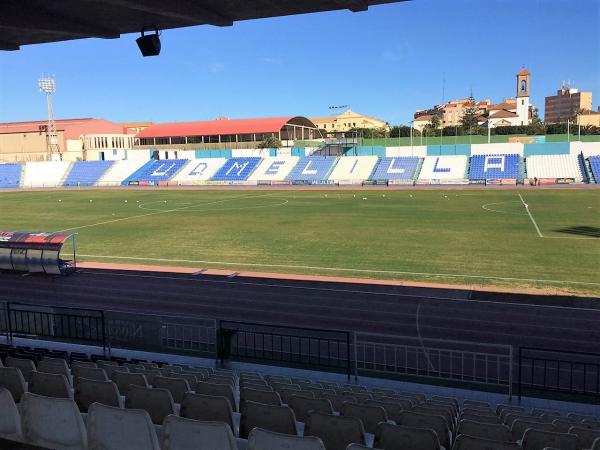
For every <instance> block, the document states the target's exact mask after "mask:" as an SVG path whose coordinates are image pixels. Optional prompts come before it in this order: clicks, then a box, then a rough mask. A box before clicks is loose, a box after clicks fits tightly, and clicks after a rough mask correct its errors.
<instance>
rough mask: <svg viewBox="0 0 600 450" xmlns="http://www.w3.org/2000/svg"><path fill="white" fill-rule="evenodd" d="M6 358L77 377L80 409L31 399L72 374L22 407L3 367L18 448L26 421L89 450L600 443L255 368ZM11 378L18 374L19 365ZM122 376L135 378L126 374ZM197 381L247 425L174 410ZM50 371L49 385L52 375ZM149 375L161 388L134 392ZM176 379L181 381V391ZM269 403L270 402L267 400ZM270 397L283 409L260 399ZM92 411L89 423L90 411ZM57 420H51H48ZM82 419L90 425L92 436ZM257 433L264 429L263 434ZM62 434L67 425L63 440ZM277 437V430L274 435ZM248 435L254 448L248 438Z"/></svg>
mask: <svg viewBox="0 0 600 450" xmlns="http://www.w3.org/2000/svg"><path fill="white" fill-rule="evenodd" d="M2 351H3V352H4V353H2V354H0V356H1V357H2V358H4V361H7V360H8V362H9V363H11V362H13V363H14V361H18V362H17V363H16V364H17V365H20V366H21V367H23V368H24V370H28V369H30V368H31V366H30V365H28V364H24V363H22V362H21V361H28V362H31V363H32V364H34V367H35V368H36V369H39V368H40V367H42V368H50V369H51V370H56V371H59V369H60V370H65V369H66V370H67V371H68V372H70V373H72V374H73V378H74V380H75V381H74V382H75V401H73V400H70V399H61V398H52V397H48V396H40V395H36V394H32V393H31V392H27V390H28V389H30V390H32V389H36V390H38V389H40V390H46V391H48V390H51V388H52V385H53V384H54V379H57V378H55V377H59V378H61V379H62V380H63V386H64V380H65V379H66V378H67V377H66V376H65V375H64V374H62V373H60V374H44V373H43V372H39V371H33V372H32V379H33V380H34V382H33V383H32V384H30V385H29V386H27V385H26V384H25V382H24V381H23V378H22V377H19V380H18V383H17V385H18V387H19V390H20V391H21V392H20V394H19V399H20V398H21V396H22V398H23V400H22V402H21V403H22V405H19V407H18V408H16V407H14V404H15V402H14V394H13V393H12V392H9V391H8V390H7V389H2V388H3V387H6V386H4V385H3V384H4V383H5V380H6V377H5V376H3V371H5V370H6V368H2V367H0V410H1V411H2V412H3V413H4V412H5V411H6V412H8V414H0V437H8V438H9V439H13V440H15V439H16V440H19V439H20V438H19V430H18V428H17V426H16V425H15V424H18V423H19V420H18V418H19V416H21V422H22V423H23V427H22V433H21V436H22V440H23V441H24V442H26V443H31V444H37V445H44V446H46V447H49V448H58V449H63V448H67V449H70V448H73V449H74V448H86V446H89V448H91V449H95V448H103V449H109V450H110V449H122V448H127V449H132V450H135V449H158V448H160V445H159V443H160V442H162V448H163V449H166V448H169V449H172V450H177V449H189V448H200V449H204V448H211V449H212V448H219V449H230V448H232V449H236V446H234V444H235V443H236V442H237V445H238V447H237V448H248V449H255V450H258V449H261V450H279V449H282V448H290V449H300V450H305V449H306V450H313V449H314V450H323V447H324V448H326V449H327V450H330V449H333V450H336V449H340V450H346V448H347V446H348V445H350V444H354V446H355V448H363V447H360V446H361V445H362V446H365V445H367V447H366V448H380V449H385V450H404V449H406V448H410V449H413V450H440V449H441V446H440V444H441V445H442V446H444V447H445V448H446V449H448V450H451V449H458V450H480V449H482V448H485V449H488V448H489V449H490V450H496V449H498V450H518V449H520V448H521V447H519V444H518V442H521V441H522V442H523V446H522V450H538V449H539V450H542V449H543V448H544V446H552V447H556V448H560V449H567V450H571V449H572V450H575V449H577V450H579V449H589V448H592V445H593V443H594V441H595V440H596V439H597V438H598V437H600V430H598V428H600V422H599V417H597V415H594V414H580V413H570V414H566V411H565V412H559V411H555V410H547V409H536V408H534V409H529V408H525V407H523V406H512V405H498V406H496V405H490V404H489V403H485V402H480V401H475V400H465V401H459V400H458V399H457V398H454V397H442V396H436V395H432V396H427V395H425V394H422V393H418V394H417V393H412V392H405V391H402V390H400V389H378V388H369V387H367V386H362V385H357V384H338V383H333V382H321V381H316V380H309V379H299V378H294V377H283V376H273V375H264V376H263V375H261V374H260V373H258V372H251V373H249V372H243V373H239V374H238V373H236V372H234V371H231V370H222V369H216V370H215V369H212V368H209V367H189V366H183V365H180V366H177V365H167V364H165V363H160V362H159V363H156V362H148V361H140V360H132V361H129V360H126V359H123V358H116V361H106V360H104V359H94V360H95V361H96V362H95V363H93V362H92V361H90V360H89V358H88V357H87V356H86V355H83V356H81V355H79V356H78V358H81V359H83V360H84V361H81V360H74V359H73V357H74V355H73V354H71V355H70V356H69V355H68V354H66V353H65V354H64V355H63V358H65V359H64V360H60V357H58V355H55V354H54V353H53V354H52V356H51V357H50V356H49V354H48V353H43V352H41V351H38V350H34V349H14V348H11V349H9V351H8V352H7V351H6V350H5V349H2ZM7 354H10V355H11V356H7ZM23 356H30V357H32V358H33V360H30V359H24V358H23ZM9 358H10V359H9ZM99 358H103V357H102V356H100V357H99ZM81 364H84V365H83V366H82V365H81ZM119 364H120V365H119ZM93 365H96V366H98V367H96V368H95V367H93ZM107 367H117V368H119V369H121V370H116V371H113V372H111V378H113V380H112V381H96V380H88V379H86V378H83V377H81V376H80V375H81V374H83V373H85V371H83V372H82V371H81V370H82V368H83V369H91V370H101V371H103V370H104V368H107ZM58 368H59V369H58ZM125 370H131V371H137V373H133V372H125ZM8 371H9V372H11V373H16V374H18V375H21V372H20V369H19V368H17V367H13V368H10V369H8ZM144 371H147V372H152V373H153V372H158V373H159V374H161V375H158V376H155V377H154V378H152V377H151V376H146V375H148V374H146V375H144V374H143V372H144ZM96 373H100V374H107V373H106V372H92V374H94V375H95V374H96ZM166 373H169V374H170V377H173V378H168V379H167V378H166V377H164V375H162V374H166ZM123 374H125V375H127V377H126V378H123ZM193 374H195V375H194V376H195V377H196V378H197V379H198V380H201V381H200V382H199V383H197V386H199V387H200V389H201V390H207V389H208V390H210V391H211V392H218V393H222V394H224V395H225V396H227V397H229V395H230V394H232V395H233V397H234V398H233V401H234V402H237V397H238V395H239V398H240V399H241V411H242V414H241V417H240V415H239V414H237V413H235V412H233V407H232V406H231V403H230V400H229V399H228V398H226V397H223V396H218V395H217V396H210V395H203V394H198V393H195V392H193V391H186V392H184V393H183V398H182V401H181V405H180V408H178V407H177V405H174V404H173V400H172V399H171V397H172V396H171V394H170V391H168V390H167V389H169V387H171V388H172V389H180V388H181V387H183V388H184V389H185V388H187V386H186V384H187V381H188V379H190V380H192V379H193V378H191V377H190V375H193ZM47 375H50V378H44V377H47ZM107 375H108V374H107ZM238 375H239V378H238ZM38 376H41V377H40V378H38ZM132 377H135V378H132ZM184 377H186V378H184ZM114 379H118V380H120V382H121V383H126V382H129V383H130V384H127V387H128V392H127V393H126V394H125V395H123V396H120V393H119V391H118V389H117V387H116V384H115V383H114V381H115V380H114ZM150 379H153V380H154V382H155V383H156V385H154V386H152V387H149V386H146V387H142V386H135V385H131V383H134V382H140V383H143V382H144V381H146V380H150ZM44 380H47V381H44ZM170 380H172V381H173V384H172V385H170ZM207 380H210V382H208V381H207ZM238 380H239V383H238ZM182 381H183V383H182ZM40 383H47V385H45V386H44V385H40ZM292 383H293V384H292ZM36 384H37V386H36ZM238 384H239V386H240V388H239V390H238ZM248 386H257V387H260V388H262V390H257V389H249V388H248ZM192 389H194V388H193V387H192ZM215 390H218V391H215ZM177 392H179V391H177ZM281 392H286V395H287V402H288V405H287V406H286V405H280V404H277V403H278V397H277V395H278V394H279V393H281ZM11 394H12V395H11ZM263 395H264V396H265V397H261V396H263ZM304 396H306V397H307V398H305V397H304ZM250 397H251V398H252V399H251V398H250ZM326 397H332V398H335V400H336V402H337V403H338V408H337V411H338V412H339V413H340V414H338V413H337V412H334V411H333V408H332V403H333V402H331V401H330V400H329V399H328V398H326ZM263 398H264V399H267V401H271V402H272V403H275V404H274V405H266V404H261V403H256V402H254V401H253V399H255V400H260V399H263ZM165 399H166V402H165V401H164V400H165ZM347 399H351V400H353V403H345V402H344V400H347ZM155 400H156V401H155ZM273 400H275V401H273ZM28 403H29V404H28ZM5 405H6V406H5ZM123 405H124V406H125V409H124V408H123V407H122V406H123ZM119 406H120V407H119ZM165 406H166V407H165ZM386 408H387V409H386ZM32 411H33V412H32ZM48 411H51V413H49V412H48ZM389 411H391V412H392V414H390V413H389ZM590 411H592V412H593V410H590ZM86 412H87V415H85V414H82V413H86ZM48 416H52V417H51V418H50V419H48V418H47V417H48ZM238 418H240V425H241V427H240V431H239V432H238V427H237V425H236V422H237V419H238ZM473 418H476V419H479V420H472V419H473ZM153 419H154V420H153ZM388 419H389V420H392V421H394V422H396V424H394V423H392V422H390V421H388ZM81 420H83V421H85V423H87V438H86V437H85V429H83V428H82V425H81V424H82V423H83V422H80V421H81ZM40 422H46V423H40ZM153 422H154V423H153ZM207 422H208V423H207ZM484 422H485V423H484ZM217 423H218V424H217ZM566 425H570V426H569V428H568V429H564V426H566ZM257 426H258V427H259V428H260V429H257V428H255V427H257ZM65 427H68V428H67V429H66V432H63V430H64V429H65ZM559 427H562V428H559ZM509 428H510V430H511V431H509ZM269 429H270V430H271V431H266V430H269ZM253 430H254V431H253ZM365 432H366V433H365ZM237 436H239V438H238V437H237ZM246 436H248V442H247V443H246V442H245V441H244V439H245V437H246ZM301 436H315V437H312V438H307V437H301ZM440 441H441V442H440ZM321 442H322V443H323V444H321ZM574 443H575V446H574ZM246 445H247V447H246ZM598 445H599V446H600V442H599V443H598ZM357 446H358V447H357ZM371 446H372V447H371ZM596 450H598V449H596Z"/></svg>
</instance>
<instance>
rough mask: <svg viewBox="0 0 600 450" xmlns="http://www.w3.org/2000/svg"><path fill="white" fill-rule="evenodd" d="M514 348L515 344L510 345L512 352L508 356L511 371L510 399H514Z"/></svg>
mask: <svg viewBox="0 0 600 450" xmlns="http://www.w3.org/2000/svg"><path fill="white" fill-rule="evenodd" d="M513 350H514V346H512V345H511V346H510V353H509V357H508V361H509V365H508V366H509V371H508V398H509V400H510V401H512V397H513V370H514V361H513V354H514V352H513Z"/></svg>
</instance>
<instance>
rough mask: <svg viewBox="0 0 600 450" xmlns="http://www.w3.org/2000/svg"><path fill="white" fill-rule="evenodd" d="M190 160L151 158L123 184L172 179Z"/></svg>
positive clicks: (151, 182)
mask: <svg viewBox="0 0 600 450" xmlns="http://www.w3.org/2000/svg"><path fill="white" fill-rule="evenodd" d="M188 162H189V159H162V160H154V159H153V160H151V161H148V162H147V163H146V164H144V165H143V166H142V167H140V168H139V169H138V170H136V171H135V172H134V173H133V174H131V175H129V176H128V177H127V178H126V179H125V180H124V181H123V182H122V183H121V184H123V185H128V184H131V183H135V182H139V183H142V184H143V183H150V184H153V183H158V182H160V181H169V180H171V179H172V178H173V177H174V176H175V175H176V174H177V173H178V172H179V171H180V170H181V169H182V168H183V166H184V165H186V164H187V163H188Z"/></svg>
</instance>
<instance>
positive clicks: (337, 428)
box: [304, 411, 367, 450]
mask: <svg viewBox="0 0 600 450" xmlns="http://www.w3.org/2000/svg"><path fill="white" fill-rule="evenodd" d="M304 436H317V437H319V438H321V440H322V441H323V444H325V448H326V449H327V450H345V449H346V447H347V446H348V444H352V443H356V444H366V443H367V442H366V436H365V429H364V428H363V425H362V422H361V421H360V420H359V419H357V418H355V417H342V416H334V415H330V414H323V413H320V412H314V411H313V412H311V413H310V414H309V416H308V418H307V419H306V423H305V425H304Z"/></svg>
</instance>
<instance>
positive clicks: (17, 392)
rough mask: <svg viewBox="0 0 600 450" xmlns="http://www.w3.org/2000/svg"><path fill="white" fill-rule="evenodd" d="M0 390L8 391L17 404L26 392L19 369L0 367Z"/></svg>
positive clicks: (25, 383) (25, 384)
mask: <svg viewBox="0 0 600 450" xmlns="http://www.w3.org/2000/svg"><path fill="white" fill-rule="evenodd" d="M0 388H5V389H8V390H9V391H10V393H11V394H12V396H13V400H14V401H15V402H16V403H18V402H20V401H21V396H22V395H23V394H24V393H25V392H27V382H26V381H25V378H23V374H22V373H21V369H19V368H17V367H0Z"/></svg>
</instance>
